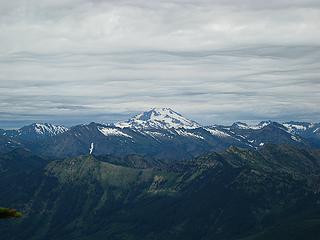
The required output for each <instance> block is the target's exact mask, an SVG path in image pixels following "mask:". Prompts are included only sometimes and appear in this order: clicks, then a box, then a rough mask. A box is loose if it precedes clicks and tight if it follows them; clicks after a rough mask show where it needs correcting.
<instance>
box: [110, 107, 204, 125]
mask: <svg viewBox="0 0 320 240" xmlns="http://www.w3.org/2000/svg"><path fill="white" fill-rule="evenodd" d="M115 126H116V127H120V128H135V129H179V128H184V129H195V128H199V127H201V126H200V125H199V124H198V123H196V122H194V121H192V120H189V119H187V118H185V117H183V116H182V115H181V114H179V113H177V112H175V111H173V110H172V109H170V108H153V109H151V110H149V111H147V112H143V113H141V114H138V115H136V116H135V117H133V118H131V119H129V120H127V121H124V122H118V123H116V124H115Z"/></svg>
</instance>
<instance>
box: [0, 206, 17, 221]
mask: <svg viewBox="0 0 320 240" xmlns="http://www.w3.org/2000/svg"><path fill="white" fill-rule="evenodd" d="M19 217H22V213H21V212H18V211H17V210H16V209H10V208H1V207H0V219H7V218H19Z"/></svg>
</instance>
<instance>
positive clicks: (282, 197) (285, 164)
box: [0, 145, 320, 240]
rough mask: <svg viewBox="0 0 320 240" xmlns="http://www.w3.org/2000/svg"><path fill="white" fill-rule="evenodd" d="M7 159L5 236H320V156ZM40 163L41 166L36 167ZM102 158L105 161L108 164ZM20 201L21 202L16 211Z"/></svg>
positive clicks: (290, 152)
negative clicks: (12, 217)
mask: <svg viewBox="0 0 320 240" xmlns="http://www.w3.org/2000/svg"><path fill="white" fill-rule="evenodd" d="M110 158H111V157H110V156H109V157H108V158H99V159H101V160H98V159H97V158H95V157H94V156H80V157H77V158H69V159H64V160H60V161H52V162H50V163H49V164H47V163H45V164H44V165H43V164H42V163H43V162H41V164H39V162H38V161H42V160H41V159H40V158H39V159H38V160H36V158H34V157H32V156H30V155H28V154H24V153H23V152H22V151H20V152H18V153H17V152H15V153H11V154H7V155H6V156H0V169H1V170H0V171H2V172H1V175H0V176H1V177H0V192H1V193H2V194H1V195H0V204H1V205H2V206H9V205H10V206H14V207H15V208H17V209H21V210H22V211H23V213H24V217H23V218H21V219H20V220H19V221H1V222H0V232H1V237H3V239H6V240H20V239H24V240H43V239H45V240H69V239H72V240H104V239H112V240H126V239H128V240H140V239H147V240H167V239H170V240H193V239H200V240H211V239H214V240H269V239H273V240H305V239H307V240H319V239H320V194H319V191H320V184H319V183H320V152H319V151H317V150H307V149H297V148H294V147H291V146H286V145H266V146H264V147H263V148H261V149H259V150H257V151H250V150H244V149H239V148H236V147H231V148H229V149H228V150H227V151H225V152H221V153H210V154H206V155H203V156H201V157H199V158H197V159H194V160H192V161H186V162H179V163H175V164H171V165H162V164H161V163H160V164H159V163H156V164H155V165H156V167H152V164H151V163H150V164H151V165H149V163H148V164H145V163H144V161H143V159H142V158H130V164H127V163H126V164H124V159H116V158H114V159H111V160H112V161H110ZM31 159H34V161H31ZM102 160H103V161H102ZM12 204H14V205H12Z"/></svg>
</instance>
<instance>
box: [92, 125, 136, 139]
mask: <svg viewBox="0 0 320 240" xmlns="http://www.w3.org/2000/svg"><path fill="white" fill-rule="evenodd" d="M98 130H99V131H100V132H101V133H102V134H103V135H105V136H107V137H108V136H118V137H127V138H132V137H131V136H130V135H128V134H126V133H123V132H121V131H120V130H118V129H116V128H106V127H98Z"/></svg>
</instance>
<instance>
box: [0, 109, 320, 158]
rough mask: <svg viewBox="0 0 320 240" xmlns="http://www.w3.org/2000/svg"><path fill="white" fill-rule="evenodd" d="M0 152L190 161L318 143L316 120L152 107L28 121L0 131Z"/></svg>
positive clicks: (319, 136)
mask: <svg viewBox="0 0 320 240" xmlns="http://www.w3.org/2000/svg"><path fill="white" fill-rule="evenodd" d="M0 135H1V136H0V152H8V151H11V150H12V149H15V148H25V149H29V150H31V151H32V152H34V153H36V154H39V155H41V156H43V157H47V158H64V157H73V156H78V155H81V154H88V153H90V154H93V155H105V154H112V155H114V156H120V157H121V156H125V155H128V154H141V155H145V156H152V157H153V158H156V159H166V160H172V159H173V160H176V159H180V160H183V159H190V158H193V157H195V156H198V155H200V154H202V153H205V152H209V151H222V150H224V149H226V148H228V147H230V146H238V147H242V148H248V149H257V148H260V147H261V146H263V145H264V144H266V143H273V144H290V145H294V146H300V147H309V148H313V147H319V146H320V123H306V122H287V123H277V122H273V121H263V122H261V123H259V124H257V125H247V124H246V123H241V122H236V123H234V124H232V125H231V126H222V125H212V126H201V125H200V124H198V123H196V122H195V121H192V120H189V119H187V118H185V117H183V116H182V115H181V114H179V113H177V112H175V111H173V110H172V109H170V108H153V109H151V110H150V111H147V112H143V113H141V114H138V115H137V116H135V117H133V118H131V119H129V120H127V121H124V122H118V123H115V124H101V123H94V122H92V123H90V124H82V125H77V126H74V127H71V128H69V129H68V128H66V127H63V126H59V125H53V124H49V123H34V124H32V125H29V126H25V127H22V128H20V129H18V130H3V129H1V130H0Z"/></svg>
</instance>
